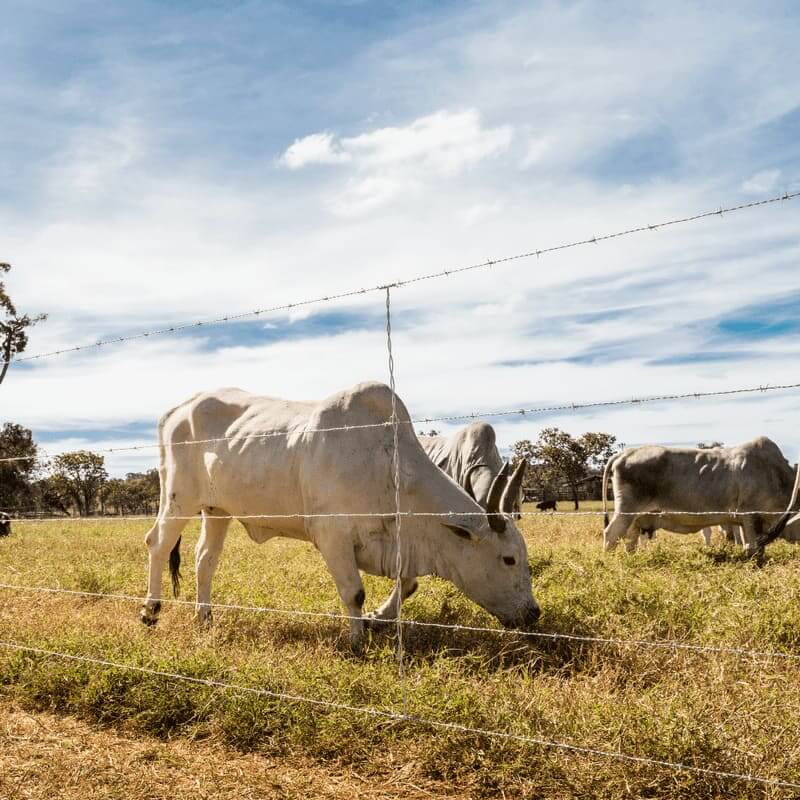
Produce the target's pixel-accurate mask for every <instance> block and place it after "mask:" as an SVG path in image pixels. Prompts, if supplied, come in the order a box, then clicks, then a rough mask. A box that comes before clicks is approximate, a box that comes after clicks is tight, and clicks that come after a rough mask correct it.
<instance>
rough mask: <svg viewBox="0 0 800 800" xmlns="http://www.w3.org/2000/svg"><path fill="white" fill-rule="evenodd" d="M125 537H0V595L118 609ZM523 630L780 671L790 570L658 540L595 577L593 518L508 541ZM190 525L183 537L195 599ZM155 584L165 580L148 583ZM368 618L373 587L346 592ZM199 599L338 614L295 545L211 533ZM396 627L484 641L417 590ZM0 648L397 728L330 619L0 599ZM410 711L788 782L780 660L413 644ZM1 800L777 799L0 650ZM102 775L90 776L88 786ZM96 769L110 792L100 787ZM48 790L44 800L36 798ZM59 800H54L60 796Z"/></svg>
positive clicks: (622, 649)
mask: <svg viewBox="0 0 800 800" xmlns="http://www.w3.org/2000/svg"><path fill="white" fill-rule="evenodd" d="M147 527H148V525H147V523H146V522H138V521H137V522H122V521H113V520H100V521H91V522H63V523H61V522H58V523H53V522H48V523H34V522H30V523H18V524H16V527H15V531H14V534H13V535H12V536H11V537H9V538H8V539H5V540H0V581H2V582H4V583H13V584H18V585H38V586H60V587H64V588H70V589H79V590H83V591H89V592H111V593H125V594H137V595H140V594H141V593H142V591H143V589H144V575H145V566H146V551H145V548H144V545H143V541H142V540H143V536H144V533H145V531H146V529H147ZM522 528H523V531H524V534H525V537H526V539H527V541H528V547H529V555H530V560H531V567H532V571H533V576H534V592H535V594H536V597H537V599H538V600H539V602H540V604H541V605H542V608H543V616H542V619H541V623H540V627H541V630H543V631H549V632H556V633H571V634H583V635H592V636H600V637H618V638H624V639H648V640H652V639H659V640H663V639H670V640H676V641H681V642H690V643H698V644H709V645H723V646H734V647H743V648H750V649H756V650H764V651H781V652H785V653H796V654H800V548H798V547H792V546H790V545H787V544H784V543H780V544H777V545H776V546H774V547H772V548H771V549H770V551H769V555H768V560H767V563H766V565H765V567H764V568H763V569H758V568H757V567H756V566H755V565H754V564H753V563H751V562H750V561H747V560H745V559H743V558H742V557H741V556H740V555H739V553H738V552H737V551H736V550H735V549H734V548H733V547H731V546H725V545H724V544H723V543H722V542H721V541H719V540H718V541H717V544H716V545H715V546H714V547H713V548H711V549H708V550H707V549H705V548H704V547H703V546H702V542H701V539H700V536H699V535H693V536H684V537H680V536H674V535H668V534H663V533H662V534H660V535H659V537H658V538H657V539H656V541H655V542H654V543H653V545H652V546H651V547H650V548H648V549H647V550H646V551H643V552H639V553H637V554H635V555H632V556H631V555H626V554H625V553H624V552H621V553H614V554H610V555H604V554H603V553H602V551H601V548H600V528H601V520H600V518H598V517H558V516H552V515H539V516H535V517H526V518H525V520H524V522H523V523H522ZM196 536H197V526H196V525H194V526H193V527H191V529H189V530H187V532H186V533H185V535H184V543H183V556H184V574H185V579H186V580H185V596H186V597H188V598H191V597H192V596H193V587H192V578H193V575H192V552H191V549H192V546H193V544H194V541H195V540H196ZM165 582H166V581H165ZM365 583H366V588H367V606H368V607H374V606H375V605H377V604H379V602H380V601H381V600H382V599H383V597H384V595H385V594H386V593H387V592H388V591H389V589H390V583H389V582H388V581H386V580H378V579H373V578H367V579H366V581H365ZM214 599H215V600H216V601H217V602H228V603H237V604H245V605H259V606H270V607H278V608H284V609H305V610H318V611H339V610H340V606H339V604H338V600H337V597H336V592H335V589H334V586H333V582H332V581H331V579H330V578H329V576H328V574H327V572H326V570H325V568H324V566H323V564H322V561H321V558H320V557H319V555H318V554H317V553H316V551H314V550H313V549H312V548H311V547H310V546H309V545H305V544H302V543H297V542H291V541H285V540H275V541H273V542H270V543H268V544H266V545H263V546H257V545H255V544H253V543H252V542H251V541H250V540H249V539H248V538H247V537H246V535H245V534H244V532H243V531H242V530H241V528H239V527H238V526H234V527H233V528H232V529H231V533H230V534H229V537H228V542H227V544H226V548H225V552H224V554H223V558H222V562H221V565H220V569H219V571H218V574H217V577H216V580H215V584H214ZM404 614H405V616H407V617H410V618H412V619H415V620H420V621H430V622H446V623H461V624H465V625H477V626H494V622H493V620H492V619H491V618H490V617H489V616H488V615H486V614H485V613H484V612H482V611H481V610H480V609H479V608H477V607H476V606H474V605H473V604H472V603H470V602H469V601H468V600H466V599H465V598H464V597H463V596H462V595H461V594H460V593H459V592H458V591H457V590H456V589H455V587H453V586H452V585H450V584H448V583H445V582H443V581H439V580H435V579H424V580H423V581H422V582H421V588H420V591H419V592H418V593H417V595H415V596H414V597H413V598H412V599H411V600H410V601H409V602H408V603H407V605H406V606H405V609H404ZM0 639H2V640H3V641H12V642H17V643H22V644H27V645H31V646H35V647H40V648H45V649H50V650H57V651H61V652H64V653H77V654H84V655H91V656H96V657H100V658H104V659H108V660H110V661H115V662H120V663H125V664H131V665H137V666H142V667H147V668H150V669H157V670H164V671H169V672H176V673H181V674H185V675H190V676H195V677H200V678H204V679H207V678H212V679H214V680H219V681H223V682H227V683H236V684H240V685H246V686H253V687H259V688H263V689H267V690H270V691H275V692H283V693H290V694H294V695H302V696H305V697H310V698H315V699H322V700H330V701H333V702H336V703H343V704H348V705H352V706H370V707H373V708H377V709H386V710H389V711H399V710H401V698H402V692H401V685H400V683H399V681H398V676H397V665H396V661H395V657H394V650H393V643H392V639H391V637H390V636H385V635H381V636H375V637H374V638H373V639H372V641H371V643H370V645H369V647H368V648H367V651H366V653H365V654H364V655H363V656H360V657H356V656H354V655H352V654H351V653H350V650H349V640H348V634H347V626H346V623H345V622H343V621H341V620H336V619H320V618H313V617H306V618H301V617H294V616H287V615H282V614H274V613H252V612H242V611H225V610H217V611H216V613H215V623H214V625H213V627H211V628H210V629H208V630H203V629H200V628H198V627H197V626H196V625H195V624H194V623H193V620H192V609H191V608H190V607H186V606H180V605H169V604H168V605H166V606H165V609H164V611H163V612H162V617H161V621H160V623H159V625H158V626H157V627H156V628H154V629H146V628H144V627H143V626H142V625H141V624H140V623H139V621H138V618H137V607H136V604H135V603H133V602H128V601H119V600H102V599H87V598H81V597H71V596H65V595H42V594H33V593H25V592H17V591H8V590H0ZM406 647H407V653H406V655H407V667H406V670H407V691H408V704H409V712H410V713H411V714H413V715H416V716H419V717H425V718H428V719H432V720H441V721H447V722H455V723H460V724H464V725H467V726H471V727H479V728H485V729H493V730H499V731H508V732H512V733H516V734H523V735H526V736H533V737H537V738H541V739H547V740H551V741H557V742H566V743H572V744H575V745H579V746H588V747H592V748H599V749H603V750H609V751H618V752H623V753H628V754H632V755H638V756H645V757H649V758H653V759H662V760H667V761H674V762H682V763H685V764H691V765H695V766H701V767H707V768H710V769H714V770H722V771H730V772H738V773H740V772H744V773H751V774H754V775H759V776H764V777H774V778H780V779H783V780H786V781H792V782H796V783H800V660H791V659H782V658H774V657H761V658H752V657H738V656H735V655H731V654H716V653H710V654H709V653H695V652H691V651H682V650H673V649H655V648H649V647H641V646H635V645H619V644H601V643H586V642H574V641H569V640H558V639H555V640H551V639H537V638H529V637H525V638H522V637H519V636H516V635H508V634H502V633H493V632H488V633H478V632H465V631H450V630H443V629H437V628H425V627H409V628H407V631H406ZM0 717H2V719H3V724H2V725H0V796H3V797H9V798H10V797H21V798H22V797H26V798H27V797H29V798H38V797H45V796H47V797H53V796H64V797H73V796H74V797H95V796H96V797H120V798H145V797H147V798H150V797H162V796H163V797H171V798H181V797H189V796H192V797H204V796H209V797H272V796H274V797H306V796H329V797H345V796H354V795H356V794H359V795H364V796H367V797H401V796H402V797H417V796H419V797H423V796H461V797H556V798H567V797H586V798H588V797H609V798H612V797H648V798H668V797H669V798H675V797H685V798H688V797H692V798H694V797H720V798H721V797H775V798H784V797H791V796H794V794H793V793H792V791H791V790H788V789H781V788H770V787H764V786H762V785H758V784H749V783H744V782H740V781H733V780H728V779H722V778H718V777H713V776H709V775H703V774H692V773H684V772H676V771H673V770H671V769H667V768H663V767H658V766H653V765H648V764H639V763H630V762H622V761H618V760H615V759H611V758H604V757H597V756H587V755H581V754H578V753H575V752H570V751H563V750H558V749H553V748H548V747H542V746H533V745H530V744H523V743H520V742H515V741H512V740H502V739H492V738H487V737H483V736H480V735H474V734H471V735H467V734H463V733H458V732H455V731H446V730H441V729H433V728H430V727H425V726H420V725H419V724H416V723H412V722H401V721H395V720H386V719H383V720H382V719H379V718H374V717H369V716H366V715H362V714H357V713H353V712H350V711H344V710H336V709H330V708H325V707H319V706H313V705H309V704H306V703H301V702H288V701H279V700H275V699H269V698H266V697H262V696H255V695H252V694H245V693H241V692H236V691H230V690H225V689H221V688H219V687H211V686H202V685H192V684H188V683H185V682H177V681H174V680H172V679H168V678H163V677H156V676H151V675H146V674H141V673H135V672H130V671H124V670H119V669H114V668H110V667H102V666H96V665H88V664H82V663H77V662H71V661H65V660H61V659H56V658H52V657H46V656H37V655H31V654H26V653H20V652H14V651H10V650H6V649H0ZM109 759H110V762H109ZM109 763H111V764H112V765H115V766H114V769H109V766H108V765H109ZM54 787H55V788H54ZM57 789H60V790H61V791H60V793H59V791H57Z"/></svg>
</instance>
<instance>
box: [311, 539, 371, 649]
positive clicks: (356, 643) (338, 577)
mask: <svg viewBox="0 0 800 800" xmlns="http://www.w3.org/2000/svg"><path fill="white" fill-rule="evenodd" d="M317 542H318V543H317V547H318V548H319V551H320V553H321V554H322V557H323V558H324V559H325V564H326V565H327V567H328V570H329V571H330V573H331V576H332V577H333V580H334V583H335V584H336V590H337V591H338V592H339V597H340V598H341V600H342V603H343V604H344V607H345V608H346V609H347V615H348V616H349V617H350V645H351V646H352V648H353V651H354V652H356V653H360V652H361V651H362V650H363V649H364V638H365V624H364V616H363V612H364V600H365V599H366V594H365V592H364V584H363V583H362V582H361V573H360V572H359V571H358V565H357V564H356V557H355V553H354V551H353V543H352V541H351V540H349V539H345V540H342V539H341V538H339V537H336V538H328V537H323V540H322V541H319V539H318V540H317Z"/></svg>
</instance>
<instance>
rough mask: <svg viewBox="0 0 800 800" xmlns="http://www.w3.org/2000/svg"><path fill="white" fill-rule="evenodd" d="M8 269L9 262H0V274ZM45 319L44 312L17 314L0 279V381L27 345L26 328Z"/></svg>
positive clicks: (0, 381) (9, 266)
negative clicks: (12, 360)
mask: <svg viewBox="0 0 800 800" xmlns="http://www.w3.org/2000/svg"><path fill="white" fill-rule="evenodd" d="M10 269H11V265H10V264H6V263H3V262H0V274H3V273H7V272H8V271H9V270H10ZM45 319H47V315H46V314H37V315H36V316H33V317H31V316H30V315H28V314H19V313H18V312H17V309H16V306H15V305H14V303H13V302H12V301H11V298H10V297H9V296H8V292H7V291H6V286H5V284H4V283H3V281H0V383H2V382H3V381H4V380H5V377H6V373H7V372H8V367H9V364H10V363H11V359H12V358H14V356H17V355H19V354H20V353H22V352H24V350H25V348H26V347H27V346H28V329H29V328H32V327H33V326H34V325H36V323H37V322H42V320H45Z"/></svg>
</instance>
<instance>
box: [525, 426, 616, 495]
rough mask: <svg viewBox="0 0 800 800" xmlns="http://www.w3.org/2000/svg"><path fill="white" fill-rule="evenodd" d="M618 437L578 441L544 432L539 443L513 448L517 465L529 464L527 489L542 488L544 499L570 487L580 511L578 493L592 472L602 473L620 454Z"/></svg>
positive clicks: (593, 435)
mask: <svg viewBox="0 0 800 800" xmlns="http://www.w3.org/2000/svg"><path fill="white" fill-rule="evenodd" d="M619 448H620V445H619V444H618V443H617V438H616V436H613V435H612V434H610V433H584V434H582V435H581V436H579V437H578V438H577V439H576V438H574V437H572V436H571V435H570V434H569V433H567V432H566V431H562V430H559V429H558V428H544V429H543V430H542V431H541V432H540V433H539V438H538V439H537V440H536V442H531V441H530V440H529V439H522V440H520V441H518V442H517V443H516V444H515V445H514V446H513V447H512V450H513V453H514V456H513V462H514V465H516V464H518V463H519V462H520V460H523V459H524V460H525V461H527V462H528V469H527V471H526V480H525V487H526V488H534V487H536V488H538V490H539V491H540V492H541V494H542V496H543V497H546V496H547V495H548V494H555V491H556V487H558V486H559V485H560V484H564V483H566V484H567V486H569V488H570V491H571V493H572V500H573V502H574V504H575V508H576V509H577V508H578V492H579V489H580V486H581V484H582V483H583V482H584V481H585V480H586V479H587V477H588V476H589V472H590V470H599V469H602V468H603V466H605V463H606V461H608V459H609V458H610V457H611V456H612V455H613V454H614V453H615V452H617V451H618V450H619Z"/></svg>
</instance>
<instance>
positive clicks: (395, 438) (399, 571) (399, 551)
mask: <svg viewBox="0 0 800 800" xmlns="http://www.w3.org/2000/svg"><path fill="white" fill-rule="evenodd" d="M386 349H387V351H388V356H389V388H390V389H391V393H392V419H391V423H392V473H393V474H392V480H393V482H394V507H395V518H394V530H395V549H396V555H395V565H394V569H395V589H394V590H395V594H396V595H397V611H396V612H395V629H396V639H397V671H398V674H399V676H400V689H401V691H402V697H403V716H408V697H407V695H406V680H405V679H406V671H405V664H404V661H403V656H404V653H403V615H402V608H403V548H402V540H401V538H400V526H401V522H402V519H403V516H402V514H401V512H400V448H399V431H400V423H399V420H398V418H397V392H396V389H395V380H394V354H393V353H392V308H391V287H389V286H387V287H386Z"/></svg>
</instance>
